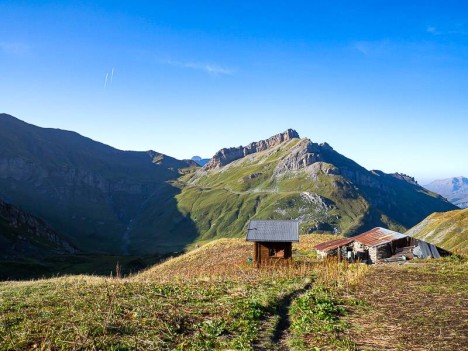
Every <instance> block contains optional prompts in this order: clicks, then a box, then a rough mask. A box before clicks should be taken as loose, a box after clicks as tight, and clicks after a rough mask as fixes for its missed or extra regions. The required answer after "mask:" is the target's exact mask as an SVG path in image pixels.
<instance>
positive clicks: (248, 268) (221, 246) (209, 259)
mask: <svg viewBox="0 0 468 351" xmlns="http://www.w3.org/2000/svg"><path fill="white" fill-rule="evenodd" d="M330 238H336V236H333V235H317V234H315V235H314V234H311V235H301V237H300V242H299V243H294V244H293V253H294V254H296V255H300V256H304V257H300V258H301V259H300V260H297V261H299V262H296V264H294V265H292V266H288V267H276V269H274V270H272V269H263V270H262V269H260V270H259V269H256V268H255V265H254V264H253V263H252V262H247V259H248V258H249V257H250V258H251V257H253V243H251V242H247V241H245V239H219V240H215V241H212V242H209V243H207V244H205V245H203V246H202V247H199V248H196V249H194V250H192V251H190V252H188V253H187V254H185V255H182V256H178V257H175V258H171V259H169V260H167V261H165V262H163V263H161V264H159V265H156V266H154V267H152V268H150V269H148V270H146V271H145V272H142V273H140V274H138V275H136V276H135V277H134V278H133V279H136V280H153V281H154V280H156V281H167V280H170V281H177V280H179V281H186V280H190V279H198V280H200V279H201V280H204V279H205V280H210V279H211V280H212V279H241V280H243V279H248V280H255V279H261V278H263V277H265V276H270V277H273V276H288V277H291V276H304V275H307V274H311V273H312V271H313V272H315V271H316V268H317V267H318V265H319V264H320V261H318V260H313V259H311V257H315V256H314V254H315V251H314V250H313V246H314V245H317V244H319V243H321V242H324V241H327V240H330ZM304 253H306V255H303V254H304Z"/></svg>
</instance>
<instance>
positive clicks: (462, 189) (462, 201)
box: [424, 177, 468, 208]
mask: <svg viewBox="0 0 468 351" xmlns="http://www.w3.org/2000/svg"><path fill="white" fill-rule="evenodd" d="M424 187H425V188H426V189H429V190H430V191H433V192H435V193H437V194H440V195H442V196H443V197H446V198H447V200H449V201H450V202H451V203H453V204H455V205H457V206H458V207H461V208H466V207H468V178H465V177H453V178H448V179H439V180H435V181H433V182H431V183H429V184H427V185H424Z"/></svg>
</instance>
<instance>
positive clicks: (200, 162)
mask: <svg viewBox="0 0 468 351" xmlns="http://www.w3.org/2000/svg"><path fill="white" fill-rule="evenodd" d="M191 160H192V161H195V162H196V163H197V164H198V165H199V166H201V167H203V166H204V165H206V164H207V163H208V162H209V161H210V159H209V158H201V157H200V156H193V157H192V158H191Z"/></svg>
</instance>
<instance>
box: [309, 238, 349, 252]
mask: <svg viewBox="0 0 468 351" xmlns="http://www.w3.org/2000/svg"><path fill="white" fill-rule="evenodd" d="M353 241H354V239H353V238H340V239H334V240H328V241H325V242H323V243H320V244H318V245H315V246H314V249H316V250H319V251H330V250H335V249H337V248H339V247H341V246H344V245H348V244H349V243H351V242H353Z"/></svg>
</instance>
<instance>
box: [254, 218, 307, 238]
mask: <svg viewBox="0 0 468 351" xmlns="http://www.w3.org/2000/svg"><path fill="white" fill-rule="evenodd" d="M247 241H278V242H291V241H299V222H298V221H281V220H265V221H260V220H252V221H250V223H249V228H248V229H247Z"/></svg>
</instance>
